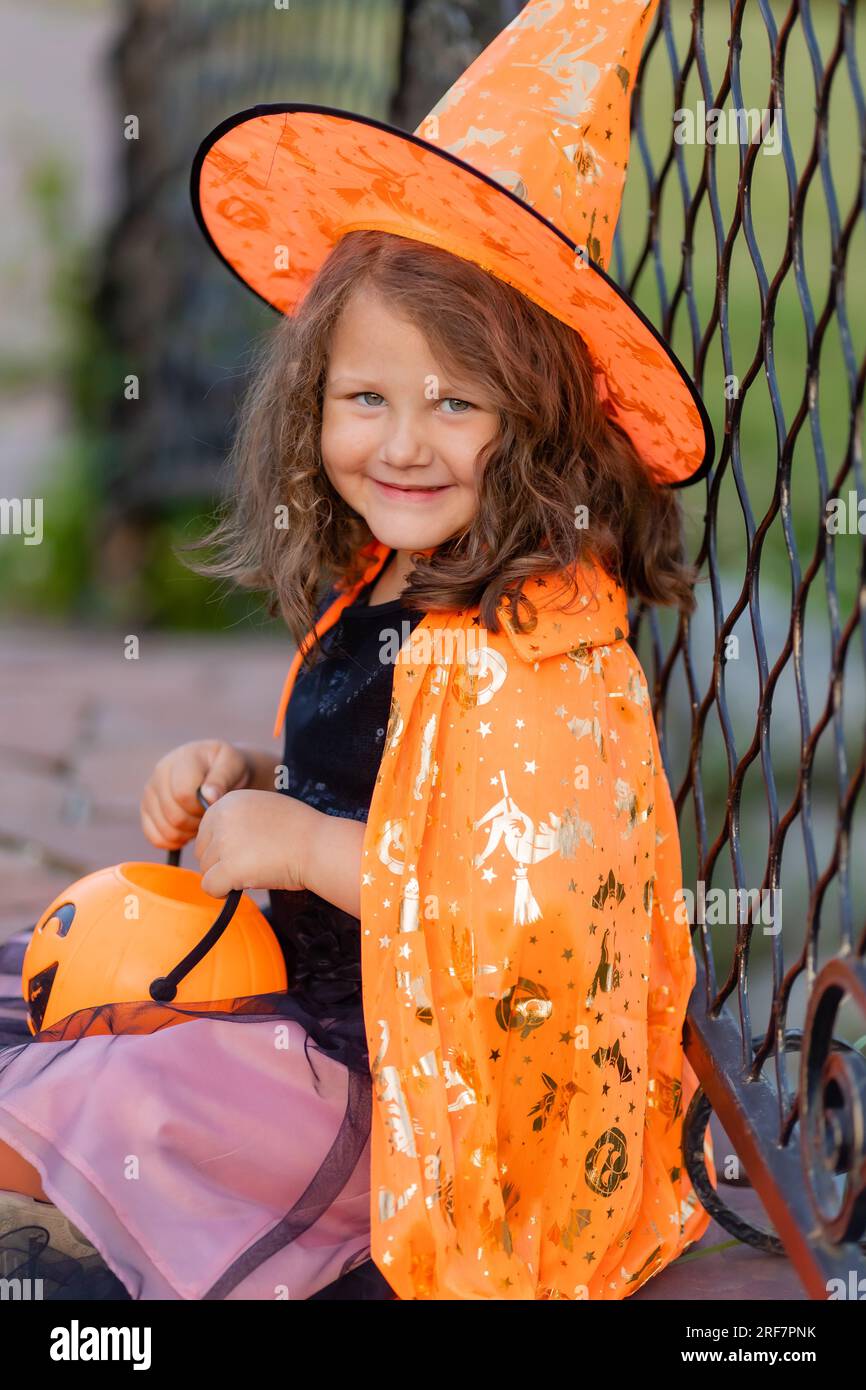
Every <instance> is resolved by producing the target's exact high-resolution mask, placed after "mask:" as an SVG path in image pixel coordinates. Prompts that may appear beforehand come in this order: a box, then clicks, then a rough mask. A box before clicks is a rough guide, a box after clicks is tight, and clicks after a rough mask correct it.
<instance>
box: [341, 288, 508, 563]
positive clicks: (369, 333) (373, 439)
mask: <svg viewBox="0 0 866 1390" xmlns="http://www.w3.org/2000/svg"><path fill="white" fill-rule="evenodd" d="M498 430H499V415H498V412H497V411H496V410H495V409H494V407H493V405H492V402H491V401H490V400H489V399H488V398H486V397H485V394H484V392H483V391H482V390H481V389H480V388H479V386H478V385H477V384H476V383H474V382H473V381H472V380H471V379H470V377H469V376H468V375H466V374H463V373H461V375H460V376H459V378H458V377H455V376H454V375H453V374H452V375H449V374H448V373H447V372H446V371H445V370H444V368H442V367H441V366H440V364H439V363H438V362H437V361H436V359H435V358H434V357H433V355H432V353H431V350H430V347H429V345H428V343H427V340H426V338H424V336H423V334H422V333H420V332H419V330H418V329H417V328H415V327H414V326H413V325H412V324H410V323H409V322H408V321H407V320H406V319H404V318H401V317H399V316H397V315H396V314H394V313H393V312H392V311H391V309H390V308H389V307H388V305H387V303H386V301H385V300H384V299H383V298H382V297H381V296H380V295H379V294H378V293H376V292H375V291H373V290H372V289H371V288H370V287H369V286H364V287H362V288H361V289H359V290H358V291H357V292H356V293H355V294H354V295H353V296H352V298H351V299H350V300H349V302H348V303H347V305H346V307H345V309H344V311H343V313H342V315H341V317H340V320H339V322H338V324H337V326H336V328H335V330H334V334H333V340H332V343H331V351H330V357H329V363H328V374H327V380H326V383H325V392H324V401H323V412H322V440H321V446H322V461H323V463H324V467H325V472H326V473H327V475H328V477H329V478H330V480H331V482H332V484H333V485H334V487H335V488H336V490H337V492H339V493H340V495H341V497H343V498H344V500H345V501H346V502H348V504H349V506H350V507H352V509H353V510H354V511H356V512H358V513H359V515H361V516H362V517H363V518H364V520H365V521H366V522H367V525H368V526H369V528H370V530H371V531H372V533H373V535H374V536H375V538H376V539H377V540H379V541H381V542H382V543H383V544H384V545H387V546H390V547H391V548H392V549H395V550H402V551H410V550H430V549H435V547H436V546H438V545H441V544H442V542H443V541H446V540H448V539H449V538H450V537H451V536H456V535H459V534H460V533H461V532H462V531H465V530H466V528H467V526H468V525H469V524H470V522H471V520H472V518H473V516H474V515H475V511H476V508H477V496H476V479H475V471H476V470H475V463H476V459H477V457H478V453H479V450H480V449H482V448H483V446H484V445H485V444H487V443H488V442H489V441H490V440H491V439H493V438H494V437H495V435H496V434H497V432H498Z"/></svg>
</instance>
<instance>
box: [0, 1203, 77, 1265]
mask: <svg viewBox="0 0 866 1390" xmlns="http://www.w3.org/2000/svg"><path fill="white" fill-rule="evenodd" d="M33 1226H41V1227H42V1229H43V1230H44V1231H45V1232H46V1233H47V1235H48V1242H49V1244H50V1245H52V1246H53V1247H54V1249H55V1250H59V1251H60V1252H61V1253H62V1254H64V1255H71V1256H72V1257H73V1258H74V1259H81V1258H83V1257H84V1256H87V1255H92V1254H93V1253H94V1251H95V1250H96V1246H95V1245H93V1244H92V1242H91V1241H89V1240H88V1239H87V1236H86V1235H85V1234H84V1232H83V1231H79V1229H78V1227H77V1226H74V1225H73V1224H72V1222H71V1221H70V1220H69V1217H68V1216H65V1215H64V1214H63V1212H62V1211H61V1210H60V1208H59V1207H57V1206H55V1205H54V1203H53V1202H41V1201H39V1200H38V1198H36V1197H27V1196H25V1194H24V1193H23V1192H7V1191H0V1240H2V1239H3V1237H4V1236H7V1235H9V1234H11V1232H12V1231H16V1230H20V1229H21V1228H22V1227H28V1228H29V1227H33Z"/></svg>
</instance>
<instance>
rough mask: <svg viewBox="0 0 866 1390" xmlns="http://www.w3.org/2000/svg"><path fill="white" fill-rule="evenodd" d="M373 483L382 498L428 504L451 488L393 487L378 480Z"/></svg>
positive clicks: (448, 486)
mask: <svg viewBox="0 0 866 1390" xmlns="http://www.w3.org/2000/svg"><path fill="white" fill-rule="evenodd" d="M373 482H374V483H375V484H376V487H377V488H378V489H379V491H380V492H381V493H382V494H383V496H385V497H394V498H401V499H402V500H404V501H406V502H429V501H431V500H432V499H433V498H434V497H438V496H439V495H440V493H443V492H447V491H448V489H449V488H450V487H451V486H452V484H451V483H446V484H445V485H444V486H443V487H395V486H394V485H393V483H380V482H379V480H378V478H374V479H373Z"/></svg>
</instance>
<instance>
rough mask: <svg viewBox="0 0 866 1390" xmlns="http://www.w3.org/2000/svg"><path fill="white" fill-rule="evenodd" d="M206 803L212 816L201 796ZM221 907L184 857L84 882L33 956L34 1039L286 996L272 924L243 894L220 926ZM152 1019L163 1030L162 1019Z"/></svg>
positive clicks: (47, 921)
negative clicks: (185, 1008)
mask: <svg viewBox="0 0 866 1390" xmlns="http://www.w3.org/2000/svg"><path fill="white" fill-rule="evenodd" d="M198 799H199V801H200V803H201V804H202V806H203V807H204V808H205V809H207V806H208V802H207V801H206V800H205V799H204V797H203V796H202V794H201V790H199V792H198ZM218 901H219V900H217V899H214V898H212V897H211V896H210V895H209V894H207V893H205V892H203V891H202V887H201V875H200V874H198V873H196V872H194V871H193V870H191V869H184V868H181V867H180V851H179V850H172V851H170V852H169V855H168V862H167V863H166V864H154V863H147V862H129V863H123V864H114V865H112V866H111V867H110V868H107V869H99V870H97V871H96V872H95V873H91V874H87V875H85V877H84V878H80V879H78V880H77V881H76V882H75V883H73V884H71V885H70V886H69V887H68V888H67V889H65V891H64V892H62V893H60V894H59V895H58V896H57V897H56V898H55V899H54V901H53V902H52V903H51V904H50V906H49V907H48V908H47V909H46V911H45V912H44V913H43V915H42V917H41V918H40V919H39V921H38V922H37V923H36V926H35V927H34V930H33V935H32V937H31V939H30V942H29V944H28V946H27V950H26V952H25V955H24V962H23V967H22V981H21V985H22V993H23V996H24V999H25V1001H26V1003H27V1007H28V1016H27V1024H28V1027H29V1029H30V1031H31V1033H33V1034H34V1036H37V1035H38V1034H39V1033H40V1032H43V1031H45V1030H47V1029H49V1028H52V1027H53V1026H54V1025H56V1024H57V1023H59V1022H61V1021H62V1020H63V1019H66V1018H68V1017H69V1016H70V1015H71V1014H73V1013H75V1012H77V1011H78V1010H80V1009H88V1008H94V1007H98V1006H99V1005H107V1004H116V1003H135V1002H137V1001H142V1002H146V1001H147V1000H154V1001H156V1002H158V1003H169V1002H176V1003H177V1004H179V1005H193V1004H207V1005H209V1006H212V1005H213V1004H214V1002H215V1001H221V1000H223V1001H230V1000H235V999H239V998H245V997H247V996H250V995H257V994H272V993H278V992H283V991H285V990H286V989H287V987H288V980H287V975H286V966H285V960H284V958H283V953H282V951H281V949H280V945H279V942H278V941H277V938H276V936H275V934H274V932H273V930H272V928H271V926H270V924H269V923H268V921H267V919H266V917H265V916H264V914H263V913H262V912H261V911H260V909H259V908H258V907H257V906H256V904H255V903H254V902H253V900H252V898H250V897H248V896H247V895H246V894H245V893H243V892H241V891H240V890H238V889H235V890H233V891H232V892H230V893H229V894H227V896H226V898H225V900H224V902H223V904H222V907H221V908H220V909H219V911H218V913H217V915H216V918H215V916H214V906H215V903H216V902H218ZM152 1019H153V1024H154V1026H155V1027H156V1026H163V1025H164V1022H165V1020H164V1017H163V1016H161V1015H160V1013H159V1011H154V1013H153V1015H152ZM178 1021H180V1020H178ZM146 1031H147V1030H146Z"/></svg>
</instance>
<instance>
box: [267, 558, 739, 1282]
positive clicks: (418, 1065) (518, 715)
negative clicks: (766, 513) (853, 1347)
mask: <svg viewBox="0 0 866 1390" xmlns="http://www.w3.org/2000/svg"><path fill="white" fill-rule="evenodd" d="M365 551H366V553H367V554H368V556H369V557H370V564H369V567H368V568H367V570H366V573H365V574H364V576H363V578H362V579H361V581H359V584H358V585H357V586H355V588H354V590H349V591H347V592H346V594H344V595H342V596H341V598H340V599H339V600H337V601H336V602H335V604H334V605H333V606H332V609H330V610H328V612H327V613H326V614H325V615H324V616H323V618H322V619H320V623H319V630H320V632H321V631H324V630H325V629H326V628H327V627H328V626H329V625H330V624H331V623H332V622H333V621H336V617H337V615H338V613H339V611H340V608H341V607H342V606H343V604H344V603H345V602H351V600H352V596H353V594H354V593H356V592H357V590H358V588H360V585H361V584H363V583H365V582H367V581H368V580H369V579H370V578H371V577H372V576H373V575H374V574H375V573H377V572H378V569H379V568H381V565H382V564H383V563H384V560H385V558H386V557H387V555H388V554H389V550H388V548H387V547H385V546H384V545H382V544H381V543H379V542H371V543H370V544H369V546H368V547H366V548H365ZM524 587H525V593H526V594H527V596H528V597H529V599H530V600H531V602H532V603H533V605H534V606H535V608H536V618H537V621H536V623H535V625H534V627H533V629H532V631H531V632H526V633H519V632H517V631H516V630H515V629H514V628H513V626H512V624H511V623H510V622H509V619H508V608H507V605H506V604H504V603H503V604H502V605H501V606H500V609H499V617H500V621H501V623H502V626H501V628H500V631H499V632H498V633H493V632H485V633H484V640H485V643H486V650H485V649H484V648H482V649H481V651H479V650H478V649H477V648H474V649H473V650H472V651H469V652H468V654H467V655H465V656H464V657H463V658H462V659H461V657H460V656H458V657H455V658H454V659H452V660H451V661H442V660H436V659H434V657H433V655H431V651H432V648H431V644H430V643H429V642H425V641H424V640H423V638H424V629H425V628H427V629H428V630H429V629H432V628H436V629H437V630H438V631H441V630H442V629H445V630H447V632H449V633H450V634H451V636H452V637H453V638H454V639H455V640H454V642H453V644H452V647H451V650H452V651H454V652H458V653H460V652H464V653H465V652H466V650H467V648H468V647H469V645H470V644H469V643H468V641H467V642H465V643H464V645H463V647H462V648H461V644H460V642H459V641H458V640H457V639H458V638H459V637H460V636H461V635H462V636H463V637H468V634H469V633H470V631H476V630H477V629H478V626H479V623H480V617H479V614H478V610H477V608H476V609H467V610H465V611H463V612H459V613H446V612H437V613H428V614H426V615H425V617H424V618H423V619H422V621H421V623H420V624H419V625H418V626H417V627H416V628H415V630H414V633H413V634H412V636H411V638H409V639H407V643H406V644H405V646H404V649H403V650H402V651H401V653H400V659H399V660H397V661H396V662H395V666H394V678H393V687H392V701H391V712H390V718H389V721H388V728H387V733H386V737H385V742H384V747H383V753H382V758H381V763H380V766H379V770H378V774H377V778H376V784H375V787H374V792H373V797H372V801H371V805H370V811H369V818H368V821H367V827H366V832H365V837H364V845H363V851H362V864H361V875H362V876H361V958H362V990H363V1007H364V1018H365V1027H366V1033H367V1040H368V1045H369V1055H370V1065H371V1073H372V1081H373V1092H374V1096H373V1122H372V1135H371V1254H372V1258H373V1260H374V1261H375V1263H376V1264H377V1266H378V1267H379V1268H380V1269H381V1271H382V1273H383V1274H384V1275H385V1277H386V1278H387V1280H388V1282H389V1283H390V1284H391V1286H392V1288H393V1289H394V1290H395V1292H396V1294H397V1295H398V1297H399V1298H401V1299H422V1300H429V1299H446V1300H449V1299H454V1300H457V1299H523V1300H529V1299H591V1300H594V1299H606V1300H618V1299H623V1298H626V1297H627V1296H628V1295H629V1294H631V1293H633V1292H634V1291H635V1290H636V1289H637V1288H639V1287H640V1286H641V1285H642V1284H643V1283H645V1282H646V1280H647V1279H649V1278H651V1277H652V1276H653V1275H655V1274H657V1273H658V1272H659V1271H660V1270H662V1269H664V1268H665V1266H666V1265H668V1264H669V1263H670V1262H671V1261H672V1260H673V1259H675V1258H676V1257H677V1255H679V1254H680V1253H681V1252H682V1251H683V1250H684V1249H685V1247H686V1246H687V1245H689V1244H690V1243H691V1242H693V1241H695V1240H697V1239H699V1238H700V1236H702V1235H703V1233H704V1232H705V1230H706V1229H707V1226H708V1225H709V1219H710V1218H709V1215H708V1213H707V1212H705V1211H704V1210H703V1208H702V1207H701V1206H700V1205H699V1203H698V1201H697V1198H696V1195H695V1193H694V1191H693V1189H692V1186H691V1183H690V1181H689V1179H688V1175H687V1174H686V1172H685V1169H684V1166H683V1158H682V1122H683V1117H684V1114H685V1111H686V1109H687V1107H688V1103H689V1101H690V1099H691V1096H692V1095H693V1093H694V1091H695V1089H696V1086H697V1079H696V1077H695V1075H694V1072H693V1071H692V1068H691V1067H690V1065H689V1063H688V1061H687V1059H686V1058H685V1055H684V1052H683V1045H682V1027H683V1021H684V1018H685V1015H686V1011H687V1007H688V999H689V995H690V993H691V990H692V987H693V984H694V979H695V962H694V956H693V953H692V946H691V938H690V932H689V924H688V921H687V917H686V914H685V911H684V909H683V904H682V893H681V888H682V878H681V858H680V843H679V835H678V827H677V823H676V816H675V811H674V806H673V801H672V797H671V793H670V789H669V786H668V783H667V780H666V777H665V775H664V771H663V768H662V764H661V759H660V753H659V747H658V739H657V734H656V729H655V725H654V721H653V718H652V711H651V707H650V699H649V691H648V688H647V684H646V679H645V676H644V673H643V670H642V668H641V666H640V663H639V661H638V659H637V657H636V655H635V653H634V652H633V650H632V648H631V647H630V646H629V644H628V641H627V637H628V630H629V629H628V616H627V598H626V595H625V593H624V591H623V590H622V588H621V587H620V586H619V585H618V584H616V583H615V582H614V581H613V580H612V579H611V577H610V576H609V575H608V574H607V573H606V572H605V571H604V570H603V569H601V568H600V567H598V566H595V565H586V566H582V567H581V569H580V589H579V594H578V596H577V597H575V595H574V592H573V590H569V589H568V588H567V586H566V585H565V584H564V583H563V579H562V576H549V577H538V578H533V579H530V580H529V581H527V583H526V585H525V586H524ZM419 634H420V636H419ZM429 635H430V634H429V631H428V633H427V636H429ZM416 654H417V657H418V659H417V660H416V659H415V658H416ZM298 660H299V656H296V660H295V662H293V668H292V669H290V672H289V676H288V677H287V681H286V688H285V689H284V692H283V699H282V700H281V702H280V713H279V714H278V717H277V726H275V727H278V726H279V724H280V721H281V718H282V714H283V713H284V711H285V705H286V702H287V700H288V698H289V695H290V692H291V687H292V683H293V680H294V671H295V670H296V667H297V661H298ZM705 1153H706V1157H707V1160H708V1169H709V1172H710V1177H711V1180H712V1181H715V1169H714V1167H713V1154H712V1144H711V1140H710V1137H709V1135H708V1136H707V1139H706V1145H705Z"/></svg>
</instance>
